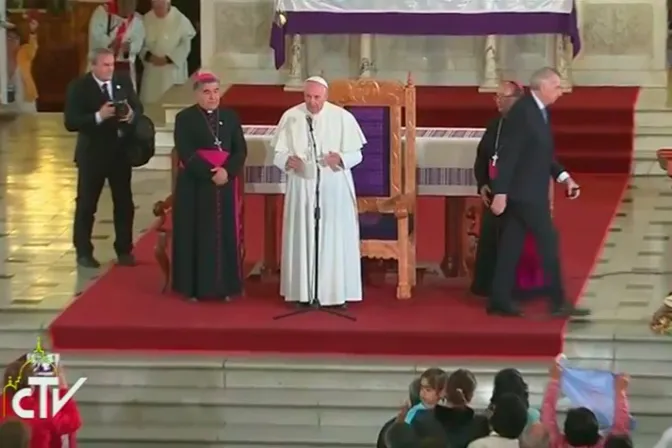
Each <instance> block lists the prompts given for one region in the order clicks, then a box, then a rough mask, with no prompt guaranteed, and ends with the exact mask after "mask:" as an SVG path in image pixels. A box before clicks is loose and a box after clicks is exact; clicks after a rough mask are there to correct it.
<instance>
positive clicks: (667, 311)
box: [649, 292, 672, 335]
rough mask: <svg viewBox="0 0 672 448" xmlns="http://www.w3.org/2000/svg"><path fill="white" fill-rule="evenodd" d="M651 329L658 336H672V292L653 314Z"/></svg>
mask: <svg viewBox="0 0 672 448" xmlns="http://www.w3.org/2000/svg"><path fill="white" fill-rule="evenodd" d="M649 327H650V328H651V331H653V332H654V333H656V334H660V335H671V334H672V292H670V293H668V294H667V297H665V300H663V304H662V305H661V306H660V308H658V310H657V311H656V312H655V313H654V314H653V317H652V318H651V323H650V324H649Z"/></svg>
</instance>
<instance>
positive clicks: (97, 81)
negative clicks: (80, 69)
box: [91, 73, 112, 89]
mask: <svg viewBox="0 0 672 448" xmlns="http://www.w3.org/2000/svg"><path fill="white" fill-rule="evenodd" d="M91 76H93V79H94V81H96V83H97V84H98V87H103V84H106V85H107V87H108V89H109V88H110V86H111V85H112V84H111V83H112V80H109V81H101V80H100V79H98V78H96V75H94V74H93V73H91Z"/></svg>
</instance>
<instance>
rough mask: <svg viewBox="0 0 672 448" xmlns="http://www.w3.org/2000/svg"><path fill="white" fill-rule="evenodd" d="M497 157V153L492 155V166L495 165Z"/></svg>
mask: <svg viewBox="0 0 672 448" xmlns="http://www.w3.org/2000/svg"><path fill="white" fill-rule="evenodd" d="M497 159H499V156H498V155H497V154H495V155H494V156H492V166H495V165H497Z"/></svg>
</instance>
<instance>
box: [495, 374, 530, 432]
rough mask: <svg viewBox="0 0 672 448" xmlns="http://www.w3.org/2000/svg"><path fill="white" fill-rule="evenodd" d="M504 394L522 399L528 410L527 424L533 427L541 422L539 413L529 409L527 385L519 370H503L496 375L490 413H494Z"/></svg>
mask: <svg viewBox="0 0 672 448" xmlns="http://www.w3.org/2000/svg"><path fill="white" fill-rule="evenodd" d="M504 394H514V395H517V396H518V397H520V399H521V400H523V403H525V406H527V407H528V409H527V424H528V425H531V424H534V423H536V422H538V421H539V416H540V415H539V411H538V410H536V409H534V408H530V407H529V393H528V387H527V383H526V382H525V380H524V379H523V375H521V373H520V372H519V371H518V370H517V369H512V368H508V369H502V370H500V371H499V372H497V374H496V375H495V381H494V384H493V388H492V397H491V398H490V405H489V406H488V411H490V412H492V410H493V409H494V405H495V402H496V401H497V399H498V398H499V397H500V396H502V395H504Z"/></svg>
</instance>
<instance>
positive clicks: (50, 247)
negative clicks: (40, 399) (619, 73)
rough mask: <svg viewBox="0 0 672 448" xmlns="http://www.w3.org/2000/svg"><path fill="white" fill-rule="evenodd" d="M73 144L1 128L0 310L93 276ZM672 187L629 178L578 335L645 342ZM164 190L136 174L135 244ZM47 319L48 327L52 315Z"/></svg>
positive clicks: (78, 286)
mask: <svg viewBox="0 0 672 448" xmlns="http://www.w3.org/2000/svg"><path fill="white" fill-rule="evenodd" d="M74 143H75V139H74V136H73V135H71V134H68V133H67V132H66V131H65V130H64V129H63V126H62V122H61V117H60V115H58V114H41V115H40V116H39V117H21V118H18V119H17V120H16V121H13V122H6V121H5V122H0V251H2V253H0V310H5V311H10V310H17V309H18V310H36V311H42V312H53V313H54V314H56V313H57V312H58V311H60V310H61V309H62V308H63V307H64V306H66V305H67V304H68V303H69V302H70V301H71V300H72V296H73V293H74V294H76V293H77V292H79V291H81V290H82V289H83V288H84V287H85V286H86V284H87V283H88V282H89V281H90V280H91V279H93V278H95V277H96V276H97V275H99V274H100V272H99V271H97V270H87V269H78V268H77V267H76V264H75V257H74V254H73V248H72V244H71V224H72V216H73V209H74V197H75V182H76V172H75V169H74V165H73V163H72V156H73V150H74ZM659 173H660V171H659ZM671 187H672V181H670V180H669V179H667V178H666V177H663V176H640V177H634V178H633V181H632V184H631V186H630V188H629V190H628V192H627V196H626V198H625V199H624V201H623V203H622V204H621V206H620V210H619V213H618V216H617V218H616V220H615V222H614V224H613V228H612V229H611V230H612V231H611V232H610V234H609V237H608V240H607V242H606V245H605V248H604V251H603V253H602V255H601V257H600V260H599V263H598V265H597V267H596V270H595V273H594V275H593V278H592V279H591V280H590V282H589V284H588V285H587V288H586V291H585V294H584V297H583V299H582V301H583V304H584V305H585V306H589V307H590V308H592V309H593V311H594V315H593V316H592V319H591V321H590V322H589V323H587V324H586V323H584V324H582V325H581V326H580V327H576V331H582V332H586V331H589V332H591V333H592V332H598V331H599V332H618V331H625V332H630V333H632V332H636V333H642V335H643V334H646V333H647V331H648V330H647V321H648V319H649V317H650V316H651V314H652V313H653V311H654V310H655V309H656V308H657V307H658V306H659V304H660V301H661V299H662V297H663V296H664V294H665V293H666V292H667V291H668V287H669V286H670V280H671V279H672V276H671V275H669V274H668V273H667V272H669V270H670V269H672V264H670V261H671V260H670V259H669V256H668V254H669V253H670V251H669V250H668V245H669V240H670V236H671V235H672V188H671ZM168 190H169V176H168V173H167V172H157V171H138V172H136V173H135V174H134V177H133V191H134V197H135V203H136V208H137V211H136V220H135V231H136V234H137V235H139V234H140V233H141V232H142V231H143V229H145V228H147V227H148V226H149V224H150V223H151V222H152V221H153V216H152V213H151V208H152V204H153V203H154V202H155V201H157V200H159V199H163V198H164V196H165V194H166V192H167V191H168ZM93 239H94V244H95V246H96V256H97V257H98V258H99V259H100V260H101V261H104V262H109V261H111V260H113V259H114V251H113V248H112V243H113V239H114V231H113V226H112V205H111V198H110V195H109V191H108V190H106V191H104V193H103V196H102V198H101V201H100V204H99V211H98V215H97V221H96V226H95V230H94V237H93ZM661 272H664V273H663V274H661ZM44 315H45V316H47V317H45V320H48V316H49V313H44ZM43 324H44V325H46V324H48V322H46V321H45V322H43Z"/></svg>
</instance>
